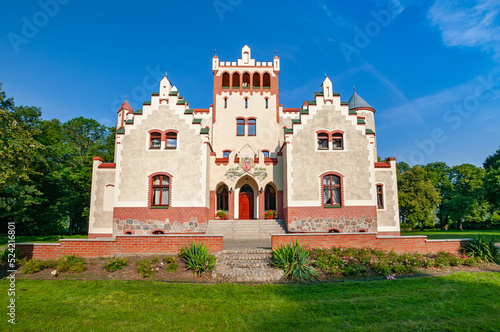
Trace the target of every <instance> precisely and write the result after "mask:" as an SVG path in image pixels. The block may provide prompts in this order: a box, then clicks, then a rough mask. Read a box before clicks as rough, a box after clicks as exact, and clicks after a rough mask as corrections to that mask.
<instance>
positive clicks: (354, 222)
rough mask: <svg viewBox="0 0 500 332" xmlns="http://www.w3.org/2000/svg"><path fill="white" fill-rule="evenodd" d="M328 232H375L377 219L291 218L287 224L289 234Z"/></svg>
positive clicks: (363, 217)
mask: <svg viewBox="0 0 500 332" xmlns="http://www.w3.org/2000/svg"><path fill="white" fill-rule="evenodd" d="M330 230H337V231H338V232H339V233H357V232H359V231H365V232H376V231H377V218H375V217H365V216H362V217H360V218H354V217H351V218H350V219H347V220H346V219H345V218H344V217H343V216H342V217H341V218H340V219H333V218H311V217H309V218H307V219H299V218H297V217H293V219H292V222H291V223H289V224H288V231H289V232H328V231H330Z"/></svg>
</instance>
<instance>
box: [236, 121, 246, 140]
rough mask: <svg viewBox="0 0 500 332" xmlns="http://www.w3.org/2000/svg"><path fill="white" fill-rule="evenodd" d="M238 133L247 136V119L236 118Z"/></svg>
mask: <svg viewBox="0 0 500 332" xmlns="http://www.w3.org/2000/svg"><path fill="white" fill-rule="evenodd" d="M236 135H237V136H245V120H244V119H236Z"/></svg>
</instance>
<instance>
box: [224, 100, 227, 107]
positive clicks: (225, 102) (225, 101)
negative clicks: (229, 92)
mask: <svg viewBox="0 0 500 332" xmlns="http://www.w3.org/2000/svg"><path fill="white" fill-rule="evenodd" d="M224 108H227V97H226V98H224Z"/></svg>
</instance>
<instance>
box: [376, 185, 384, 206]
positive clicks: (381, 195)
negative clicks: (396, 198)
mask: <svg viewBox="0 0 500 332" xmlns="http://www.w3.org/2000/svg"><path fill="white" fill-rule="evenodd" d="M377 207H378V208H379V209H383V208H384V192H383V188H382V185H381V184H377Z"/></svg>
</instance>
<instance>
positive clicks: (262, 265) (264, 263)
mask: <svg viewBox="0 0 500 332" xmlns="http://www.w3.org/2000/svg"><path fill="white" fill-rule="evenodd" d="M271 263H272V258H271V250H266V249H250V250H224V251H222V252H219V253H218V254H217V265H216V267H215V270H214V271H213V272H212V276H213V277H214V278H216V279H217V280H220V281H237V282H271V281H278V280H280V279H281V278H282V277H283V271H282V270H278V269H276V268H274V267H272V265H271Z"/></svg>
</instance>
